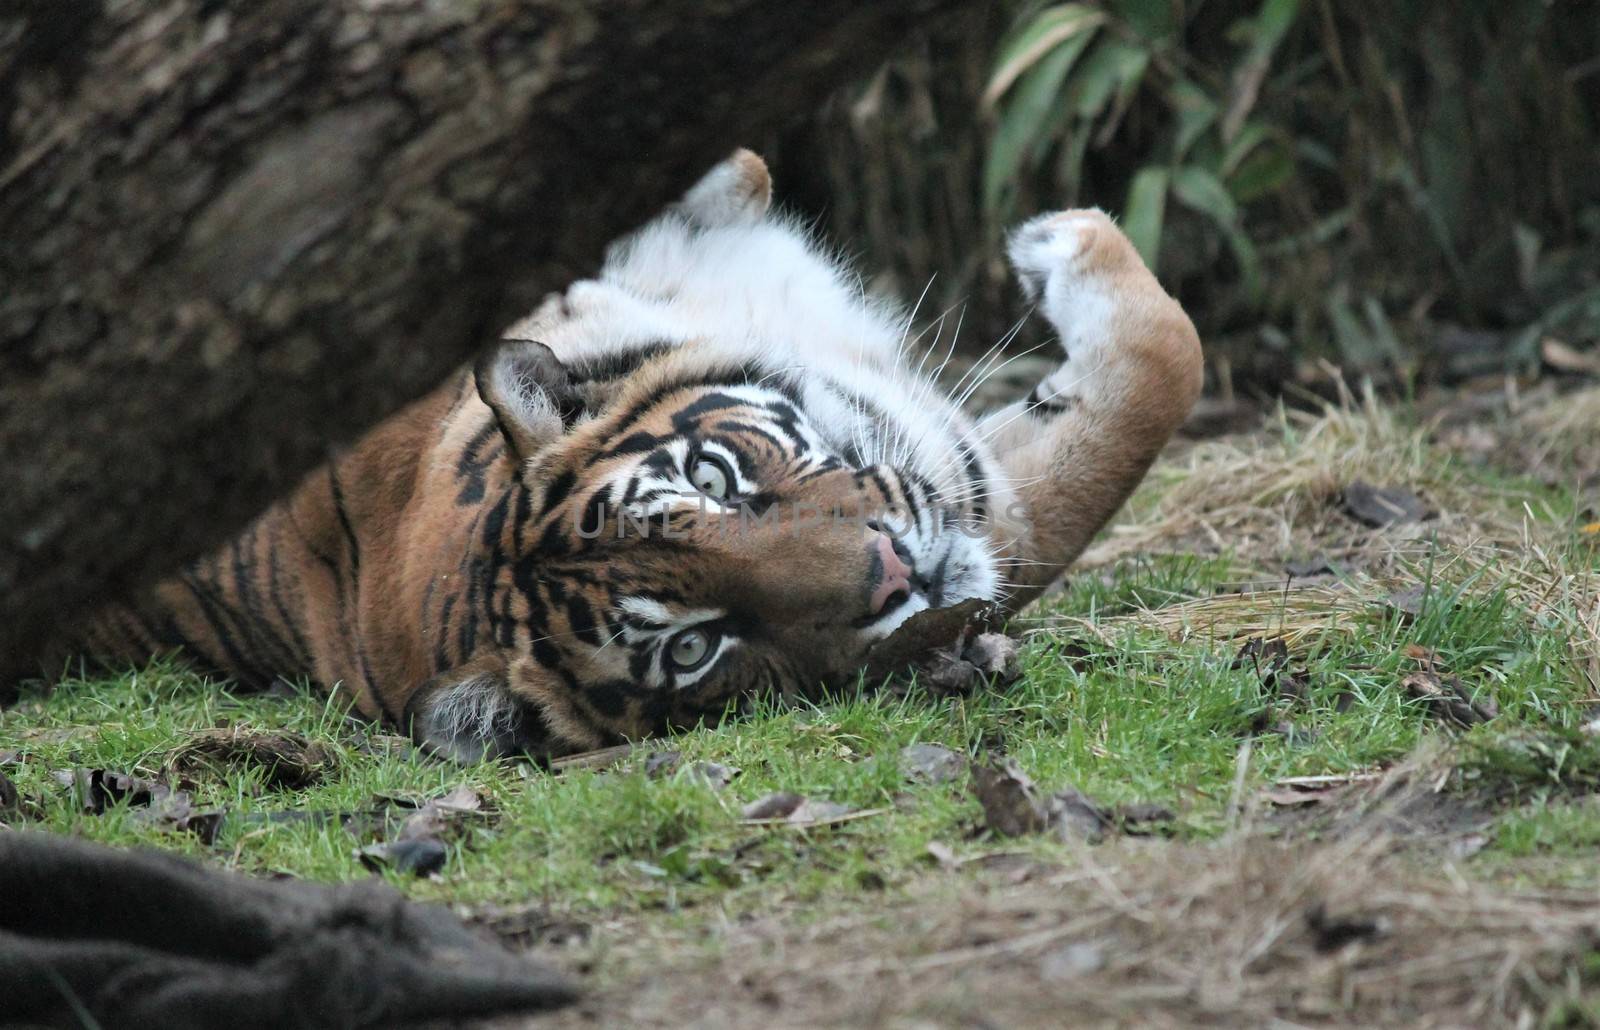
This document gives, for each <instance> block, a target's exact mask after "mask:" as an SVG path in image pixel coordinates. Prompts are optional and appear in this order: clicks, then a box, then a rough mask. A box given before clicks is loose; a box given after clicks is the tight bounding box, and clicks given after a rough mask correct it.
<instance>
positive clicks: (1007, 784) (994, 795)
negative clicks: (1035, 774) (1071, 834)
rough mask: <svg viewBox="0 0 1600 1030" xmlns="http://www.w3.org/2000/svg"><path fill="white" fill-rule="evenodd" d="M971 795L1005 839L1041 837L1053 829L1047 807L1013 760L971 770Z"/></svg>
mask: <svg viewBox="0 0 1600 1030" xmlns="http://www.w3.org/2000/svg"><path fill="white" fill-rule="evenodd" d="M972 791H973V793H974V794H976V795H977V796H978V804H980V805H982V806H983V816H984V821H985V823H986V824H987V825H988V827H989V829H990V830H993V831H994V832H995V833H997V834H999V835H1000V836H1002V837H1021V836H1024V835H1026V834H1030V833H1042V832H1043V831H1044V830H1045V829H1046V828H1047V827H1048V826H1049V825H1050V816H1049V812H1048V810H1047V809H1046V808H1045V805H1044V803H1043V802H1042V801H1041V800H1040V798H1039V796H1038V791H1037V790H1036V789H1035V788H1034V786H1033V781H1032V780H1030V779H1028V777H1027V775H1026V774H1025V773H1024V772H1023V771H1022V769H1021V767H1019V766H1018V765H1017V763H1016V761H1015V760H1014V759H1011V758H1007V759H1006V760H1005V761H1003V762H1002V763H1000V764H999V765H995V766H987V765H975V766H973V767H972Z"/></svg>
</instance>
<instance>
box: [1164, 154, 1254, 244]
mask: <svg viewBox="0 0 1600 1030" xmlns="http://www.w3.org/2000/svg"><path fill="white" fill-rule="evenodd" d="M1172 192H1173V193H1175V194H1176V195H1177V197H1178V199H1179V200H1181V201H1183V203H1184V204H1185V206H1187V207H1190V208H1193V209H1194V210H1196V211H1198V212H1200V213H1201V214H1203V215H1205V216H1206V217H1208V218H1210V219H1211V220H1212V221H1213V222H1215V223H1217V225H1219V226H1220V227H1222V228H1224V229H1231V228H1233V227H1234V226H1236V225H1238V224H1239V207H1238V205H1237V204H1235V203H1234V202H1233V197H1232V195H1231V194H1229V193H1228V187H1226V186H1224V185H1223V184H1222V180H1221V179H1218V178H1217V177H1216V176H1215V175H1212V174H1211V173H1210V172H1208V171H1206V170H1205V169H1204V168H1197V167H1195V166H1194V165H1185V166H1184V167H1182V168H1180V169H1178V170H1177V171H1176V172H1175V173H1173V176H1172Z"/></svg>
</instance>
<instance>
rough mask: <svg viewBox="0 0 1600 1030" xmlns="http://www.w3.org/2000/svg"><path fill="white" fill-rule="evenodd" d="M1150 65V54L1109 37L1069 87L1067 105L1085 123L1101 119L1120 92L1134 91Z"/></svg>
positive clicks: (1085, 60)
mask: <svg viewBox="0 0 1600 1030" xmlns="http://www.w3.org/2000/svg"><path fill="white" fill-rule="evenodd" d="M1149 64H1150V51H1148V50H1146V49H1145V48H1144V47H1142V46H1138V45H1136V44H1133V43H1127V42H1124V41H1122V40H1120V39H1113V38H1111V37H1109V36H1107V37H1105V38H1103V39H1101V40H1100V43H1099V45H1097V46H1096V47H1095V48H1094V49H1093V50H1091V51H1090V52H1089V56H1088V57H1086V58H1084V61H1083V67H1082V68H1079V69H1078V73H1077V74H1076V75H1074V76H1073V77H1072V81H1071V82H1070V83H1068V84H1067V94H1066V97H1065V98H1064V102H1065V103H1067V104H1068V105H1070V106H1071V107H1072V109H1073V110H1074V111H1075V112H1077V114H1078V117H1079V118H1082V119H1084V120H1085V121H1089V120H1092V119H1094V118H1097V117H1099V115H1100V114H1101V112H1102V111H1104V110H1105V107H1106V104H1108V103H1109V102H1110V101H1111V98H1112V96H1114V95H1116V94H1117V93H1118V92H1119V91H1131V90H1132V89H1134V88H1136V87H1137V86H1138V84H1139V80H1140V79H1141V78H1142V77H1143V76H1144V70H1145V68H1146V67H1148V66H1149Z"/></svg>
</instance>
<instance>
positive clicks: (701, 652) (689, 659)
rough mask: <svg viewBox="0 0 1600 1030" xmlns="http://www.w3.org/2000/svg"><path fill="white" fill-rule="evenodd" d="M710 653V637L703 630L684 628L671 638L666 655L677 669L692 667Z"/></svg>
mask: <svg viewBox="0 0 1600 1030" xmlns="http://www.w3.org/2000/svg"><path fill="white" fill-rule="evenodd" d="M710 653H711V638H710V637H709V636H708V635H707V634H706V632H705V631H704V630H699V629H686V630H684V631H683V632H682V633H679V634H678V635H677V636H675V637H673V638H672V643H671V644H669V645H668V647H667V655H668V657H669V658H671V659H672V664H673V665H674V666H676V667H677V668H679V669H692V668H694V667H695V666H697V665H699V664H700V663H701V662H703V661H705V660H706V655H708V654H710Z"/></svg>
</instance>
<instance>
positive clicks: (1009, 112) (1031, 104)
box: [983, 32, 1093, 212]
mask: <svg viewBox="0 0 1600 1030" xmlns="http://www.w3.org/2000/svg"><path fill="white" fill-rule="evenodd" d="M1092 38H1093V34H1092V33H1091V32H1085V33H1083V34H1081V35H1078V36H1074V37H1073V38H1072V39H1069V40H1067V41H1066V42H1065V43H1063V44H1061V45H1060V46H1058V47H1057V48H1056V49H1055V50H1053V51H1051V52H1050V54H1049V56H1047V57H1045V59H1044V60H1042V61H1040V62H1039V63H1038V64H1037V65H1035V66H1034V67H1033V68H1031V69H1029V70H1028V72H1027V73H1026V74H1024V75H1023V77H1022V81H1021V82H1019V83H1018V84H1017V87H1016V89H1015V90H1014V91H1013V92H1012V94H1011V97H1010V99H1009V100H1008V101H1007V102H1006V104H1005V105H1004V107H1002V108H1001V111H1000V121H999V124H998V125H997V126H996V127H995V133H994V139H993V141H992V142H991V143H990V145H989V152H988V154H987V155H986V156H985V159H984V166H983V206H984V210H986V211H990V212H996V211H999V209H1000V200H1001V197H1002V196H1003V194H1004V193H1005V189H1006V187H1007V186H1008V185H1010V184H1011V183H1012V182H1014V181H1015V180H1016V177H1017V174H1018V173H1019V172H1021V171H1022V168H1023V165H1024V163H1025V162H1026V161H1027V160H1028V158H1029V157H1030V155H1033V154H1035V153H1037V151H1038V150H1039V149H1040V148H1041V147H1042V146H1043V145H1044V144H1045V143H1047V142H1049V137H1048V136H1047V135H1045V134H1044V133H1043V131H1042V130H1043V128H1044V126H1045V124H1046V122H1047V121H1048V120H1049V119H1050V116H1051V115H1052V113H1054V112H1055V111H1056V109H1057V105H1058V104H1059V103H1060V94H1061V83H1062V81H1063V80H1064V79H1065V78H1066V77H1067V73H1068V72H1069V71H1071V70H1072V65H1073V63H1074V62H1075V61H1077V59H1078V57H1079V55H1081V54H1082V53H1083V51H1084V48H1085V47H1087V46H1088V45H1089V42H1090V40H1091V39H1092Z"/></svg>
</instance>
